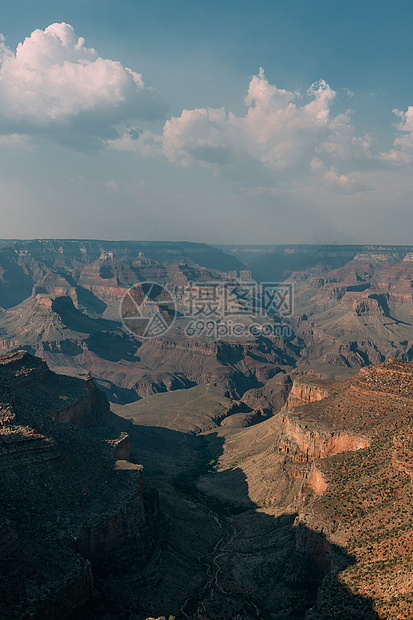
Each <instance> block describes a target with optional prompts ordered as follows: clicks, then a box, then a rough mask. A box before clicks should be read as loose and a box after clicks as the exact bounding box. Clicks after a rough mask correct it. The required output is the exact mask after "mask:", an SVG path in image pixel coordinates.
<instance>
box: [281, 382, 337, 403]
mask: <svg viewBox="0 0 413 620" xmlns="http://www.w3.org/2000/svg"><path fill="white" fill-rule="evenodd" d="M332 389H333V388H332V386H331V387H330V385H329V384H328V383H327V382H326V381H322V380H321V381H318V380H317V379H311V378H307V377H302V378H298V379H294V382H293V384H292V386H291V390H290V393H289V394H288V399H287V402H286V407H287V409H291V408H293V407H300V406H301V405H308V404H310V403H314V402H317V401H319V400H322V399H323V398H327V396H329V394H330V393H331V392H332Z"/></svg>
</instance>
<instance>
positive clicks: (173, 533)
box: [0, 240, 413, 620]
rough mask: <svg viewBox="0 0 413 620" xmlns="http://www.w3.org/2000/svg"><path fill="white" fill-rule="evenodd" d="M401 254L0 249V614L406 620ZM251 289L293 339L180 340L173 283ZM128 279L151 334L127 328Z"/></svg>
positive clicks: (10, 245)
mask: <svg viewBox="0 0 413 620" xmlns="http://www.w3.org/2000/svg"><path fill="white" fill-rule="evenodd" d="M412 256H413V247H410V246H406V247H401V246H394V247H393V246H380V247H379V246H221V247H216V248H213V247H211V246H207V245H204V244H190V243H181V244H174V243H163V242H156V243H155V242H153V243H152V242H109V241H93V240H92V241H87V240H80V241H79V240H34V241H18V240H16V241H7V240H3V241H0V354H2V355H1V356H0V406H1V407H0V443H1V446H0V448H1V450H0V467H1V468H2V472H3V476H2V480H1V486H2V491H1V497H2V500H1V513H0V514H1V525H0V527H1V530H2V533H3V536H2V537H1V541H2V542H1V550H0V553H1V554H2V559H3V562H2V570H3V579H2V580H1V583H2V584H3V586H2V590H3V591H2V594H3V597H2V601H3V602H2V609H1V614H0V615H1V617H2V618H3V617H4V618H5V619H6V618H10V620H12V619H14V618H16V619H17V618H21V617H26V616H24V614H26V615H27V614H28V615H27V618H32V619H36V620H37V618H38V619H39V620H40V618H42V619H43V618H44V619H45V620H48V618H51V619H52V618H53V619H54V618H56V620H57V618H67V619H68V620H70V619H71V618H81V617H88V618H96V620H117V619H122V620H123V619H125V620H146V618H148V617H149V616H151V617H162V616H165V617H166V618H168V617H169V616H170V615H172V616H174V617H175V618H176V619H177V620H178V619H179V620H181V619H187V620H233V619H234V618H236V619H237V620H240V619H241V620H252V619H253V618H257V617H259V618H263V619H265V620H299V619H300V618H301V619H302V620H331V619H335V618H338V619H339V618H342V619H343V620H346V619H349V620H350V619H353V618H354V619H357V618H360V619H363V620H364V619H366V620H369V619H372V620H373V619H380V620H393V619H396V618H397V619H400V620H408V618H409V617H410V615H409V614H410V609H411V603H412V596H413V595H412V589H411V583H413V581H412V579H411V574H412V573H411V570H412V568H411V562H410V550H411V532H412V530H411V527H412V523H413V521H412V519H413V506H412V504H411V501H412V497H413V491H412V480H413V456H412V455H413V452H412V445H413V444H412V439H411V437H412V436H413V434H412V428H413V427H412V420H411V416H412V415H413V409H412V402H413V364H412V360H413V353H412V351H413V348H412V345H413V337H412V329H411V328H412V310H413V307H412V305H413V302H412V291H413V284H412V283H413V260H412ZM254 279H255V281H257V282H259V281H265V282H271V281H274V280H276V281H278V282H285V281H288V282H291V283H292V284H293V287H294V314H293V317H292V318H290V319H288V320H287V319H285V318H283V317H282V316H277V315H274V314H273V315H270V316H269V317H267V318H266V319H265V320H266V321H270V322H274V323H275V324H276V323H277V322H281V323H282V324H283V325H288V326H289V329H290V332H289V335H286V334H283V335H264V334H263V333H261V332H260V331H259V330H258V331H257V332H256V333H251V332H248V335H247V337H242V338H240V337H239V338H237V337H234V336H231V337H230V336H226V337H223V338H219V339H214V338H208V337H206V336H205V335H200V336H193V337H188V335H186V332H185V321H186V317H185V315H184V309H183V305H182V302H179V299H181V296H182V291H183V289H184V288H185V287H187V286H188V285H190V284H191V283H192V282H220V283H223V282H224V283H230V282H236V283H241V284H242V283H243V282H250V281H252V280H254ZM142 281H155V282H158V283H160V284H163V285H165V286H167V288H168V289H169V290H170V291H171V292H173V294H174V295H176V298H177V299H178V304H177V317H176V321H175V323H174V324H173V327H172V328H171V329H170V330H169V331H168V332H167V333H166V334H164V335H162V336H161V337H159V338H151V339H147V340H145V339H142V338H141V339H140V338H139V337H135V336H133V335H132V334H131V333H128V332H127V331H125V329H124V328H123V327H122V323H121V320H120V315H119V303H120V301H121V299H122V297H123V295H124V294H125V292H126V291H127V290H128V288H129V287H131V286H133V285H134V284H135V283H136V282H142ZM240 321H241V323H243V325H247V326H248V325H249V323H248V320H247V319H242V318H241V319H240ZM411 427H412V428H411Z"/></svg>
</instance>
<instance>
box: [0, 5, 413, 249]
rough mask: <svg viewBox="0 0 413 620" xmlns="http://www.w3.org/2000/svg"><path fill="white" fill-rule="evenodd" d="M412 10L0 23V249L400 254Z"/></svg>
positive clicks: (203, 9) (209, 12)
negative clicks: (310, 248) (380, 250)
mask: <svg viewBox="0 0 413 620" xmlns="http://www.w3.org/2000/svg"><path fill="white" fill-rule="evenodd" d="M412 22H413V3H412V2H411V1H410V0H394V1H393V2H391V3H390V2H388V0H375V1H374V2H373V1H370V0H363V2H360V1H358V2H356V1H354V0H346V1H345V2H344V1H342V0H336V1H334V2H332V1H331V0H311V1H309V0H288V1H287V0H272V1H264V0H257V1H256V2H254V3H251V2H246V1H245V0H236V1H235V0H226V1H225V2H222V0H221V2H218V1H215V0H202V2H201V1H196V0H169V1H166V0H152V1H151V2H150V3H148V2H142V1H141V0H117V2H116V3H115V2H114V1H113V0H111V1H109V0H82V1H80V0H71V1H70V2H69V1H67V0H59V2H56V1H54V2H52V1H51V0H30V2H29V1H27V0H26V1H25V2H24V1H22V0H15V1H14V2H13V3H11V2H9V3H2V5H1V6H0V33H2V36H1V37H0V216H1V219H0V222H1V229H0V238H52V237H54V238H90V239H92V238H97V239H142V240H144V239H145V240H170V241H182V240H187V241H195V242H206V243H212V244H220V243H222V244H260V243H262V244H272V243H274V244H281V243H288V244H290V243H316V244H319V243H328V244H330V243H351V244H352V243H365V244H413V237H412V234H411V233H412V231H413V201H412V196H413V194H412V191H413V175H412V171H413V169H412V165H413V80H412V73H411V71H412V61H411V59H412V52H413V37H412V36H411V26H412Z"/></svg>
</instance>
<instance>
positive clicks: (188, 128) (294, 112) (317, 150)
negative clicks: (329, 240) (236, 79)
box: [110, 69, 371, 183]
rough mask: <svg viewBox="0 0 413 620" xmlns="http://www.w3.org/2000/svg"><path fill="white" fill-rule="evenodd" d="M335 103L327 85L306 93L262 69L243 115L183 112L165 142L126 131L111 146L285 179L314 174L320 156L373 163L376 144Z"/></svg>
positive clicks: (189, 163) (329, 161)
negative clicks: (334, 110) (264, 172)
mask: <svg viewBox="0 0 413 620" xmlns="http://www.w3.org/2000/svg"><path fill="white" fill-rule="evenodd" d="M335 98H336V93H335V91H334V90H333V89H332V88H331V87H330V86H329V85H328V84H327V83H326V82H325V81H324V80H320V81H319V82H317V83H315V84H313V85H312V86H310V88H309V89H308V90H307V92H306V93H305V94H304V95H301V94H300V93H298V92H291V91H287V90H284V89H280V88H277V86H275V85H273V84H270V83H269V82H268V80H267V79H266V77H265V75H264V71H263V70H262V69H260V71H259V73H258V75H255V76H253V77H252V78H251V80H250V84H249V88H248V94H247V96H246V97H245V100H244V102H245V105H246V108H247V110H246V113H245V115H244V116H236V115H235V114H233V113H232V112H226V110H225V109H224V108H219V109H216V108H197V109H194V110H183V111H182V113H181V115H180V116H179V117H172V118H170V119H169V120H167V121H166V123H165V126H164V130H163V134H162V135H161V136H159V135H158V136H155V134H151V135H149V132H147V134H146V135H141V136H135V138H137V139H134V140H131V138H130V136H129V135H128V133H126V134H125V135H124V136H123V138H121V139H119V140H115V141H112V142H110V146H111V148H116V149H123V150H133V151H135V152H139V153H144V152H145V150H146V151H148V148H149V146H148V145H152V147H153V146H154V145H156V149H153V148H152V150H151V151H150V152H149V151H148V152H149V154H150V155H152V156H154V155H156V153H158V154H160V153H161V152H163V154H164V155H165V156H166V158H167V159H168V161H170V162H173V163H175V164H179V165H181V166H184V167H189V166H194V165H201V166H204V167H211V168H213V169H215V170H218V169H219V170H222V169H225V167H227V168H228V167H230V168H231V169H232V170H234V169H236V168H237V167H238V168H239V169H242V170H243V171H244V170H245V169H246V168H248V167H251V165H254V166H255V169H256V166H257V165H261V167H262V168H263V169H264V170H267V174H268V173H269V174H271V173H275V174H276V175H277V176H278V178H279V179H280V180H283V181H284V180H285V178H287V177H286V175H287V176H288V175H290V176H291V175H292V176H300V175H303V174H304V175H309V174H311V162H312V161H313V160H314V158H319V159H320V161H321V159H323V160H325V162H324V163H323V165H324V166H326V165H327V164H328V166H329V167H330V166H332V165H337V162H339V161H340V160H351V159H354V158H368V157H370V149H371V140H370V138H369V136H368V135H362V136H358V135H357V133H356V130H355V128H354V127H353V126H352V124H351V113H350V111H349V110H346V111H345V112H344V113H337V114H333V113H332V106H333V103H334V100H335ZM326 170H327V168H326ZM282 177H283V178H282ZM343 183H344V181H343Z"/></svg>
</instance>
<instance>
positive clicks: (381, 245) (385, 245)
mask: <svg viewBox="0 0 413 620" xmlns="http://www.w3.org/2000/svg"><path fill="white" fill-rule="evenodd" d="M31 241H59V242H60V241H73V242H99V243H157V244H158V243H166V244H169V243H170V244H177V245H178V244H180V243H186V244H191V245H206V246H209V247H216V248H221V247H263V248H265V247H268V248H271V247H291V246H297V247H301V246H306V247H343V248H350V247H365V248H369V247H371V248H413V243H294V242H293V243H211V242H206V241H190V240H188V239H181V240H179V241H171V240H170V239H99V238H87V237H84V238H82V237H78V238H76V237H43V238H42V237H33V238H7V237H1V238H0V242H15V243H18V242H31Z"/></svg>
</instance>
